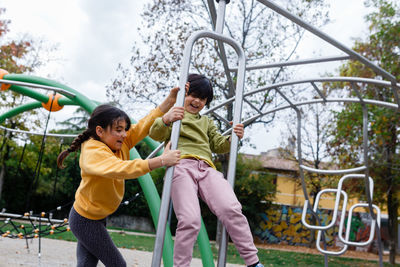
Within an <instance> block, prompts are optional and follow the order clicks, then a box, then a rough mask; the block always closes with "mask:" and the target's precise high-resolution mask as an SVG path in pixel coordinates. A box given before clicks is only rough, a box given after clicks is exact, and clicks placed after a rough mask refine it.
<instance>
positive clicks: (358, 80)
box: [152, 0, 400, 267]
mask: <svg viewBox="0 0 400 267" xmlns="http://www.w3.org/2000/svg"><path fill="white" fill-rule="evenodd" d="M257 1H258V2H259V4H261V5H264V6H265V7H268V8H269V9H271V10H273V11H274V12H276V13H278V14H279V15H281V16H283V17H285V18H287V19H288V20H290V21H292V22H293V23H295V24H297V25H298V26H300V27H302V28H304V29H305V30H307V31H308V32H310V33H312V34H313V35H315V36H317V37H319V38H320V39H322V40H323V41H325V42H326V43H327V44H330V45H333V46H334V47H336V48H338V49H339V50H341V51H342V52H343V54H342V55H339V56H334V57H326V58H315V59H307V60H297V61H290V62H289V61H288V62H281V63H273V64H265V65H260V66H249V65H244V64H245V62H246V59H245V58H244V57H243V51H242V49H241V47H240V46H238V45H237V42H236V41H235V40H232V39H231V38H230V37H227V36H226V35H224V34H223V27H224V23H225V9H226V4H228V3H229V2H230V0H219V1H218V0H217V2H218V11H216V8H215V5H214V1H213V0H208V1H207V3H208V8H209V13H210V17H211V19H212V24H213V25H214V30H213V31H198V32H194V33H193V34H192V35H191V36H190V38H189V39H188V40H187V42H186V45H185V52H184V56H183V62H182V68H181V72H180V80H179V86H180V88H184V86H185V82H186V79H187V75H188V69H189V64H190V59H191V50H192V47H193V44H194V42H195V41H196V40H197V39H199V38H211V39H214V40H216V41H217V42H218V48H219V55H220V59H221V61H222V63H223V67H224V70H225V74H226V77H227V81H228V85H229V86H230V87H232V85H233V84H234V82H233V80H232V78H231V73H233V72H236V73H237V83H236V88H235V97H232V98H230V99H227V100H226V101H224V102H222V103H220V104H218V105H217V106H215V107H212V108H210V109H208V110H207V112H206V114H207V113H210V114H214V115H216V116H217V117H219V118H220V119H221V117H220V116H218V115H217V114H216V113H215V111H216V110H217V109H219V108H221V107H224V106H225V105H227V104H231V103H233V102H234V105H235V106H234V107H235V108H234V112H235V113H234V119H233V121H234V124H235V123H238V122H240V118H241V114H240V112H241V110H242V104H243V103H248V104H249V106H250V107H251V108H252V109H254V113H255V115H254V116H251V117H249V118H247V119H245V120H244V121H242V123H244V124H245V125H248V124H251V123H252V122H254V121H255V120H256V119H258V118H261V117H263V116H266V115H269V114H273V113H276V112H278V111H282V110H292V111H294V112H295V113H296V115H297V135H296V140H297V151H296V152H297V159H298V166H299V172H300V178H301V184H302V190H303V194H304V198H305V202H304V207H303V213H302V219H301V220H302V223H303V224H304V226H305V227H307V228H308V229H312V230H317V231H318V232H317V244H316V245H317V249H318V250H319V251H320V252H321V253H322V254H323V255H324V256H325V266H328V256H330V255H331V256H338V255H341V254H343V253H344V252H345V251H346V250H347V248H348V246H366V245H368V244H370V243H371V242H373V240H374V237H375V235H376V239H377V241H378V242H377V243H378V251H379V264H380V266H382V265H383V262H382V250H383V248H382V244H381V236H380V221H381V212H380V209H379V207H378V206H376V205H374V204H373V191H374V183H373V181H374V180H373V177H370V175H369V173H370V169H369V162H368V158H369V157H368V156H369V147H368V125H369V121H368V106H371V105H377V106H381V107H385V108H388V109H393V110H398V109H399V107H400V100H399V96H398V90H399V89H400V84H399V83H398V82H397V80H396V78H395V76H393V75H392V74H390V73H388V72H387V71H386V70H384V69H382V68H380V67H379V66H377V65H376V64H374V63H373V62H371V61H369V60H368V59H366V58H365V57H363V56H361V55H360V54H358V53H356V52H355V51H353V50H352V49H349V48H347V47H346V46H345V45H343V44H341V43H339V42H338V41H336V40H335V39H333V38H332V37H330V36H328V35H327V34H325V33H323V32H321V31H320V30H318V29H317V28H315V27H313V26H312V25H310V24H308V23H307V22H305V21H304V20H302V19H301V18H300V17H297V16H295V15H293V14H291V13H290V12H288V11H286V10H285V9H283V8H281V7H280V6H278V5H276V4H275V3H273V2H272V1H268V0H257ZM225 44H228V45H231V46H232V47H233V48H234V49H235V51H236V53H237V55H238V62H239V65H238V66H237V67H236V66H234V67H232V66H229V65H228V60H227V57H226V53H225V47H224V45H225ZM339 60H354V61H359V62H360V63H362V64H364V65H365V66H367V67H369V68H370V69H372V70H373V71H374V72H375V73H377V74H378V75H381V76H382V77H383V80H375V79H367V78H362V77H317V78H313V79H304V80H294V81H286V82H281V83H275V84H270V85H267V86H264V87H262V88H256V89H253V90H250V91H247V92H244V84H243V82H244V80H245V75H246V73H247V72H251V71H253V70H260V69H267V68H277V67H278V68H279V67H287V66H294V65H304V64H314V63H322V62H332V61H339ZM325 82H346V83H349V84H350V85H351V87H352V90H353V92H354V94H355V95H356V96H357V97H356V98H345V97H343V98H340V97H335V98H330V97H328V96H326V95H325V94H324V93H323V90H321V89H320V86H319V85H320V84H322V83H325ZM357 84H368V85H374V86H377V87H384V88H390V89H391V91H392V93H393V99H394V101H393V102H384V101H380V100H374V99H366V98H365V97H363V96H362V95H361V92H359V91H358V89H357V87H356V86H355V85H357ZM296 85H305V86H308V87H309V88H311V89H312V90H313V91H314V92H316V93H317V95H318V96H319V97H314V95H313V97H312V98H310V99H306V100H304V99H302V100H298V101H297V100H296V99H293V98H292V97H289V96H288V95H287V94H285V91H284V88H286V87H290V86H296ZM269 91H274V92H275V93H276V95H278V96H279V97H280V98H281V99H283V101H284V102H286V104H283V105H281V106H279V107H276V108H272V109H269V110H268V109H267V110H260V109H257V108H256V107H254V106H253V105H251V104H250V102H251V101H250V100H249V99H247V98H248V97H250V96H252V95H255V94H257V93H260V92H269ZM181 93H182V92H181ZM310 95H311V94H310ZM183 102H184V95H183V93H182V94H180V95H178V101H177V105H178V106H183ZM324 103H359V104H360V105H361V107H362V112H363V162H362V164H360V166H358V167H355V168H351V169H338V170H323V169H315V168H312V167H309V166H306V165H305V164H304V163H303V161H304V159H303V157H304V156H303V151H302V128H301V125H302V121H303V119H302V115H301V111H300V107H301V106H305V105H315V104H324ZM222 120H224V119H223V118H222ZM224 121H226V120H224ZM179 128H180V122H175V123H174V125H173V131H172V135H171V141H172V149H176V147H177V141H178V133H179ZM233 136H235V135H233ZM237 145H238V142H237V139H234V141H233V142H232V146H231V151H230V161H229V169H228V177H227V179H228V181H229V182H230V184H231V185H232V186H233V184H234V177H235V166H236V165H235V162H236V159H237V158H236V155H237ZM173 171H174V168H173V167H170V168H168V170H167V172H166V176H165V183H164V191H163V195H162V203H161V208H160V216H159V222H158V228H157V237H156V243H155V249H154V254H153V261H152V267H158V266H160V264H161V251H162V245H163V240H164V232H165V225H166V222H167V214H168V206H169V203H170V187H171V180H172V176H173ZM306 173H314V174H323V175H335V176H338V175H343V176H342V178H341V179H340V180H339V183H338V187H337V188H332V189H323V190H321V191H320V192H319V193H318V195H317V197H316V201H315V203H314V205H313V207H310V196H309V193H308V192H307V185H306V181H305V180H306V179H305V177H306ZM348 179H360V180H362V181H363V183H364V185H365V194H366V200H367V201H366V203H356V204H354V205H352V206H351V207H349V209H348V214H349V215H348V218H347V225H345V215H346V210H347V204H348V203H347V202H348V196H347V193H346V191H345V190H344V189H343V183H344V182H345V181H346V180H348ZM327 193H334V194H335V196H336V198H335V205H334V209H333V214H334V215H333V216H332V218H333V219H332V221H331V222H330V223H328V224H327V225H322V224H321V223H320V220H319V218H318V215H317V211H318V205H319V202H320V199H321V197H322V195H323V194H327ZM340 203H343V204H342V211H341V216H340V218H339V219H337V217H338V216H337V215H338V214H339V212H340V211H339V208H340ZM359 207H363V208H367V209H368V210H369V215H370V218H371V221H372V223H371V230H370V234H369V238H368V240H367V241H365V242H353V241H350V239H349V234H350V228H351V218H352V216H353V212H354V210H355V209H356V208H359ZM308 214H310V215H311V216H314V217H315V219H316V222H317V224H316V225H312V224H310V223H309V221H308V218H307V216H308ZM337 220H338V221H337ZM337 224H338V225H339V232H338V237H339V239H340V241H341V242H342V243H343V244H344V246H343V248H342V249H341V250H340V251H332V250H328V249H327V243H326V241H325V233H326V231H327V230H328V229H331V228H332V227H334V226H335V225H337ZM202 226H203V225H202ZM344 228H345V229H346V230H344ZM344 231H345V234H344V236H343V232H344ZM200 235H201V233H200ZM227 240H228V237H227V234H226V232H225V231H223V237H222V240H221V243H220V244H219V248H220V249H219V254H218V266H219V267H220V266H225V264H226V248H227ZM321 242H322V244H323V246H321ZM203 265H204V266H214V263H213V262H212V259H211V260H210V261H208V262H205V261H204V258H203Z"/></svg>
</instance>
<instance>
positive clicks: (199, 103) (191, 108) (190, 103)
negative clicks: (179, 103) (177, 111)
mask: <svg viewBox="0 0 400 267" xmlns="http://www.w3.org/2000/svg"><path fill="white" fill-rule="evenodd" d="M206 103H207V98H198V97H195V96H193V95H186V97H185V103H184V107H185V110H186V111H187V112H189V113H192V114H198V113H199V112H200V111H201V110H202V109H203V108H204V106H205V105H206Z"/></svg>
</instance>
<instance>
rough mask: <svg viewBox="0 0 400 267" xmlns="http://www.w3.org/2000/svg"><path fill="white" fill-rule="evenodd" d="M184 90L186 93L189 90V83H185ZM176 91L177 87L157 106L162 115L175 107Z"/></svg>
mask: <svg viewBox="0 0 400 267" xmlns="http://www.w3.org/2000/svg"><path fill="white" fill-rule="evenodd" d="M185 90H186V92H187V91H188V90H189V83H186V85H185ZM178 91H179V87H174V88H172V90H171V91H170V92H169V95H168V96H167V98H166V99H165V100H164V101H163V102H162V103H161V104H160V105H159V108H160V110H161V111H162V112H163V113H167V112H168V111H169V110H170V109H171V108H172V107H173V106H174V105H175V102H176V97H177V95H178ZM164 116H165V115H164Z"/></svg>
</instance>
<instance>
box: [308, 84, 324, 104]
mask: <svg viewBox="0 0 400 267" xmlns="http://www.w3.org/2000/svg"><path fill="white" fill-rule="evenodd" d="M311 85H312V87H314V89H315V91H317V93H318V94H319V96H320V97H321V98H322V99H323V100H324V102H326V97H325V95H324V94H323V93H322V92H321V90H319V88H318V86H317V85H315V83H314V82H311Z"/></svg>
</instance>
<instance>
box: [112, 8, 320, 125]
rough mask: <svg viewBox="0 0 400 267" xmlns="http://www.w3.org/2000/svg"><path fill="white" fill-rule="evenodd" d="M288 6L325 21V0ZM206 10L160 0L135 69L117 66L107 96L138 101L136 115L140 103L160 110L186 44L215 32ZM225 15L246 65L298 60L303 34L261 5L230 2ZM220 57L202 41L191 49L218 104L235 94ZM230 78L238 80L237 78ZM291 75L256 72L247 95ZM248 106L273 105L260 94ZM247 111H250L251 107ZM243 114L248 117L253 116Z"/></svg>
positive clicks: (231, 56) (148, 12)
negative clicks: (198, 33) (207, 31)
mask: <svg viewBox="0 0 400 267" xmlns="http://www.w3.org/2000/svg"><path fill="white" fill-rule="evenodd" d="M285 4H286V5H287V6H286V8H287V9H288V10H290V11H292V12H294V13H296V14H298V15H299V16H301V17H303V18H304V19H306V20H309V21H310V23H312V24H314V25H318V26H320V25H321V24H323V23H325V22H326V20H325V19H326V14H325V13H324V7H325V5H324V3H323V1H302V0H298V1H290V2H287V1H285ZM207 8H208V5H207V1H205V0H197V1H186V0H162V1H154V2H153V3H152V4H150V5H148V6H147V7H146V8H145V10H144V12H143V14H142V17H143V21H144V22H143V27H142V28H139V29H138V31H139V34H140V36H141V37H142V42H143V45H141V44H138V43H136V44H134V46H133V48H132V51H133V55H132V57H131V64H130V65H131V66H129V67H124V66H122V65H120V66H119V68H118V71H119V74H118V77H116V78H115V80H114V81H113V83H112V84H111V85H110V86H108V87H107V96H108V97H109V98H110V99H111V100H112V101H114V102H118V103H122V104H125V103H129V102H132V101H134V102H135V103H136V104H137V105H135V107H132V105H126V106H127V107H128V108H131V109H135V108H136V110H135V111H136V112H143V111H142V109H143V105H139V103H140V104H142V103H143V104H146V105H153V106H155V105H157V103H158V101H159V99H160V97H161V95H164V94H166V92H167V91H168V90H169V89H170V88H171V87H172V86H173V85H175V84H177V81H178V78H179V68H180V64H181V61H182V56H183V51H184V45H185V42H186V39H187V38H188V37H189V36H190V35H191V34H192V33H193V32H195V31H197V30H200V29H212V28H213V26H212V23H211V19H210V15H209V12H208V10H207ZM227 10H228V11H229V13H228V14H227V17H226V21H227V22H226V23H225V34H226V35H228V36H230V37H232V38H234V39H235V40H237V41H238V42H239V43H240V44H241V45H242V47H243V49H244V50H245V53H246V57H247V62H248V65H253V64H254V65H255V64H260V63H264V64H265V63H266V62H276V61H283V60H287V59H289V58H291V57H294V53H295V51H296V48H297V45H298V43H299V42H300V40H301V38H302V35H303V33H304V30H302V29H300V28H299V27H297V26H296V25H294V24H293V23H291V22H288V20H287V19H285V18H283V17H281V16H279V15H278V14H276V13H274V12H273V11H271V10H269V9H268V8H267V7H265V6H263V5H262V4H259V3H257V1H245V0H240V1H232V2H231V3H230V4H229V5H227ZM147 29H151V31H148V30H147ZM219 53H220V52H219V50H218V46H217V43H216V42H213V41H210V40H209V39H200V40H199V41H198V42H197V43H196V45H195V47H194V49H193V53H192V54H193V56H192V65H191V70H190V71H191V72H199V73H203V74H205V75H206V76H207V77H209V78H210V79H211V80H212V82H213V85H214V88H215V94H216V97H215V98H216V99H217V100H220V99H226V98H230V97H232V96H233V95H234V92H233V90H232V88H231V87H230V85H229V82H228V80H227V78H226V77H225V74H224V67H223V64H222V63H221V61H220V60H219V58H220V54H219ZM226 53H227V58H228V62H229V65H230V67H233V66H235V65H236V64H237V60H236V54H235V53H234V51H233V50H232V49H229V48H227V50H226ZM230 75H233V81H235V78H236V77H235V75H236V73H231V74H230ZM287 75H288V72H287V71H286V70H285V69H280V70H278V71H271V70H264V71H254V72H252V73H251V74H250V75H247V76H246V86H247V88H248V90H249V89H255V88H257V87H259V86H263V85H266V84H268V83H272V82H277V81H279V80H282V79H284V78H285V76H287ZM249 101H250V102H252V104H253V105H256V106H257V107H258V108H259V109H260V110H262V109H263V108H264V107H265V106H267V105H269V104H271V103H273V102H272V96H270V95H269V94H268V93H260V94H258V95H257V96H254V97H253V98H252V99H251V100H249ZM244 108H245V109H247V111H249V110H251V108H250V107H249V105H247V104H245V106H244ZM221 112H225V114H222V115H226V116H225V117H226V118H227V119H228V120H231V119H232V107H231V106H229V107H227V109H225V110H224V111H221ZM243 114H247V116H250V115H254V114H255V111H254V110H253V111H251V112H243ZM256 122H258V123H268V122H269V119H265V118H260V119H258V120H257V121H256ZM223 128H226V126H224V127H223ZM223 130H224V129H223Z"/></svg>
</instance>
